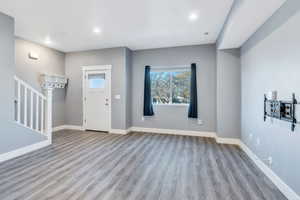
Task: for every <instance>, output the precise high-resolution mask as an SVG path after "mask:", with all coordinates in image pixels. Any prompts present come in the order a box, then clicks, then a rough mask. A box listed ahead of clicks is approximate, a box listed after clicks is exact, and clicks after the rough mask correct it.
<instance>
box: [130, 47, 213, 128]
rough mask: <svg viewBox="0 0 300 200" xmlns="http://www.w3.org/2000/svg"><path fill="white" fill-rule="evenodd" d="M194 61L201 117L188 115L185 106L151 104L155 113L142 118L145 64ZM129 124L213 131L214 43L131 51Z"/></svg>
mask: <svg viewBox="0 0 300 200" xmlns="http://www.w3.org/2000/svg"><path fill="white" fill-rule="evenodd" d="M193 62H194V63H197V70H198V71H197V84H198V103H199V104H198V105H199V106H198V107H199V108H198V113H199V118H200V119H201V120H203V125H199V124H198V123H197V120H195V119H188V117H187V116H188V115H187V110H188V107H187V106H168V105H160V106H154V110H155V116H153V117H147V118H145V119H144V121H143V120H142V115H143V90H144V89H143V88H144V67H145V66H146V65H150V66H166V67H167V66H170V67H172V66H174V65H187V66H190V64H191V63H193ZM132 67H133V68H132V70H133V71H132V105H133V106H132V125H133V126H137V127H147V128H165V129H180V130H193V131H216V47H215V46H214V45H200V46H186V47H174V48H163V49H152V50H141V51H134V52H133V66H132Z"/></svg>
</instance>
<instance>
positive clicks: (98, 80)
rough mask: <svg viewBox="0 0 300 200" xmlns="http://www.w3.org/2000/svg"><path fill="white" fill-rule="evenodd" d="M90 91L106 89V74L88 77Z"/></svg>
mask: <svg viewBox="0 0 300 200" xmlns="http://www.w3.org/2000/svg"><path fill="white" fill-rule="evenodd" d="M88 81H89V88H90V89H103V88H104V87H105V74H89V75H88Z"/></svg>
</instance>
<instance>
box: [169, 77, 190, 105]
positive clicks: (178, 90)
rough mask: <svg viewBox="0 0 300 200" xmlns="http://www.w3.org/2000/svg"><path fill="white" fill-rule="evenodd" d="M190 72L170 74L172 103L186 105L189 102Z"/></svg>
mask: <svg viewBox="0 0 300 200" xmlns="http://www.w3.org/2000/svg"><path fill="white" fill-rule="evenodd" d="M190 76H191V72H190V71H182V72H172V103H174V104H182V103H183V104H188V103H189V101H190Z"/></svg>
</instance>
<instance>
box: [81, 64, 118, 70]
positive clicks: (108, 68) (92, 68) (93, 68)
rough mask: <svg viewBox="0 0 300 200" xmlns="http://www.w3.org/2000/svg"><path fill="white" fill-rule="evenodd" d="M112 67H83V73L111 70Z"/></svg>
mask: <svg viewBox="0 0 300 200" xmlns="http://www.w3.org/2000/svg"><path fill="white" fill-rule="evenodd" d="M111 68H112V65H94V66H82V67H81V69H82V71H94V70H111Z"/></svg>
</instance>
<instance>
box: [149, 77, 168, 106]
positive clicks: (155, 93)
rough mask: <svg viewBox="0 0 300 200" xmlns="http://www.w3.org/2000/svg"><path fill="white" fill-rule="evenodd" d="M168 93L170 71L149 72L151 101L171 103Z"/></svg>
mask: <svg viewBox="0 0 300 200" xmlns="http://www.w3.org/2000/svg"><path fill="white" fill-rule="evenodd" d="M170 93H171V85H170V72H151V96H152V101H153V103H154V104H157V103H159V104H169V103H171V94H170Z"/></svg>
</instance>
